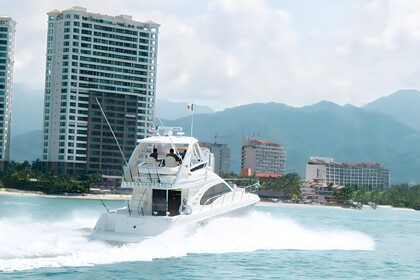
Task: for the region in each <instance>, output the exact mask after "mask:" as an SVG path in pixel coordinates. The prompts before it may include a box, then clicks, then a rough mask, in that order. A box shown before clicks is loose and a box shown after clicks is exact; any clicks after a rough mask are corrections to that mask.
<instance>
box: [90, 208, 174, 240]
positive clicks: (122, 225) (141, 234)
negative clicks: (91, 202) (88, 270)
mask: <svg viewBox="0 0 420 280" xmlns="http://www.w3.org/2000/svg"><path fill="white" fill-rule="evenodd" d="M173 219H174V218H173V217H166V216H142V215H129V214H120V213H115V212H109V213H104V214H102V215H101V216H100V217H99V219H98V221H97V222H96V225H95V227H94V229H93V232H92V238H93V239H97V240H104V241H111V242H125V243H132V242H139V241H142V240H144V239H146V238H149V237H152V236H156V235H158V234H160V233H162V232H164V231H165V230H167V229H168V228H169V227H170V226H171V225H172V223H173Z"/></svg>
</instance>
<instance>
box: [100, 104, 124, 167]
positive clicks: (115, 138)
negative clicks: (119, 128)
mask: <svg viewBox="0 0 420 280" xmlns="http://www.w3.org/2000/svg"><path fill="white" fill-rule="evenodd" d="M95 100H96V103H98V106H99V109H101V112H102V115H103V116H104V118H105V121H106V123H107V124H108V127H109V129H110V130H111V133H112V136H113V137H114V140H115V143H117V146H118V149H119V150H120V153H121V155H122V157H123V159H124V162H125V164H126V165H128V162H127V159H126V158H125V155H124V153H123V151H122V149H121V146H120V143H119V142H118V139H117V137H116V136H115V133H114V130H113V129H112V127H111V124H110V123H109V121H108V118H107V117H106V115H105V112H104V110H102V106H101V103H99V100H98V98H97V97H95Z"/></svg>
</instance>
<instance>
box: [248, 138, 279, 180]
mask: <svg viewBox="0 0 420 280" xmlns="http://www.w3.org/2000/svg"><path fill="white" fill-rule="evenodd" d="M285 162H286V151H285V149H284V148H283V146H281V145H280V144H278V143H275V142H272V141H265V140H260V139H256V138H250V137H245V138H243V139H242V160H241V173H243V172H244V171H246V170H248V171H247V172H246V173H247V174H248V173H249V170H250V171H251V173H252V174H259V176H262V177H265V176H264V174H271V175H270V176H272V177H276V176H279V175H282V174H284V173H285ZM244 175H245V174H244Z"/></svg>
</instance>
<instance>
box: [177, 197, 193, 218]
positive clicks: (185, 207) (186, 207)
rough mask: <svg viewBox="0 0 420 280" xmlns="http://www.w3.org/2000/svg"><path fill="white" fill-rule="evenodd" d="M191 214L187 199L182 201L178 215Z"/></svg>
mask: <svg viewBox="0 0 420 280" xmlns="http://www.w3.org/2000/svg"><path fill="white" fill-rule="evenodd" d="M191 213H192V208H191V206H190V205H189V204H188V203H187V199H186V198H184V199H183V200H182V204H181V206H179V214H181V215H190V214H191Z"/></svg>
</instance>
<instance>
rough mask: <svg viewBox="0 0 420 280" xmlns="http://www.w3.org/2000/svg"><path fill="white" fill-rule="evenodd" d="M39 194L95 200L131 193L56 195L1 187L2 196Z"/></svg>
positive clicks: (121, 196) (123, 197)
mask: <svg viewBox="0 0 420 280" xmlns="http://www.w3.org/2000/svg"><path fill="white" fill-rule="evenodd" d="M21 195H23V196H38V197H47V198H75V199H92V200H93V199H94V200H100V199H102V200H128V199H130V196H131V194H109V193H107V194H90V193H89V194H81V195H74V194H68V195H65V194H63V195H58V194H57V195H54V194H45V193H43V192H35V191H23V190H18V189H7V188H0V196H21Z"/></svg>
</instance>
